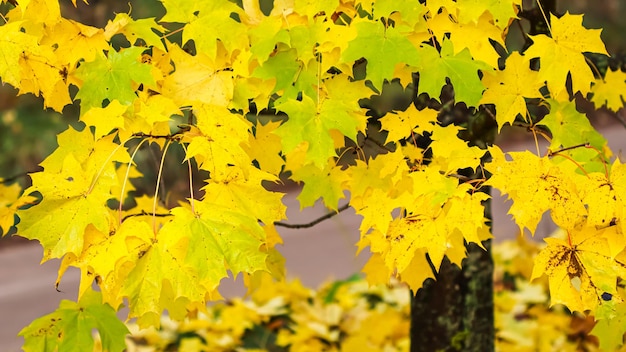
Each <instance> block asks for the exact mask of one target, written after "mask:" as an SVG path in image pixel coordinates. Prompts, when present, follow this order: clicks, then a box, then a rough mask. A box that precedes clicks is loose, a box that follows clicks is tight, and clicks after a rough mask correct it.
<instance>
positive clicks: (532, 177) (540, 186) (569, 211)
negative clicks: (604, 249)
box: [485, 146, 587, 234]
mask: <svg viewBox="0 0 626 352" xmlns="http://www.w3.org/2000/svg"><path fill="white" fill-rule="evenodd" d="M489 152H490V154H491V156H492V158H493V160H492V161H491V162H490V163H488V164H486V165H485V168H486V169H487V170H488V171H489V172H491V173H492V174H493V175H492V177H491V178H490V179H489V180H488V181H487V182H486V183H485V184H486V185H490V186H493V187H495V188H497V189H499V190H500V191H501V192H502V193H503V194H508V195H509V199H512V200H513V204H512V205H511V209H510V210H509V214H512V215H513V218H514V219H515V222H516V223H517V225H518V226H519V227H520V229H522V230H523V229H524V228H528V229H529V230H530V232H531V233H533V234H534V232H535V229H536V227H537V224H538V223H539V220H540V219H541V216H542V214H543V213H544V212H546V211H547V210H551V216H552V220H553V221H554V222H555V223H556V224H557V225H559V226H561V227H563V228H566V229H574V228H576V227H578V226H580V225H581V223H582V222H584V220H585V218H586V216H587V210H586V209H585V206H584V204H583V202H582V200H581V198H580V195H579V193H578V189H577V186H576V182H575V180H576V179H577V177H576V174H575V173H574V172H571V171H570V174H568V171H566V170H564V169H563V168H562V167H561V166H560V165H556V164H554V163H553V162H552V161H551V160H550V159H549V158H548V157H542V158H540V157H538V156H536V155H534V154H532V153H531V152H529V151H524V152H510V153H507V154H508V155H509V157H510V158H511V159H512V160H511V161H508V160H507V158H506V157H505V155H504V153H503V152H502V150H501V149H500V148H499V147H497V146H495V147H490V148H489Z"/></svg>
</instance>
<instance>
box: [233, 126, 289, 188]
mask: <svg viewBox="0 0 626 352" xmlns="http://www.w3.org/2000/svg"><path fill="white" fill-rule="evenodd" d="M278 126H280V122H279V121H276V122H274V121H268V122H267V123H265V124H262V123H261V122H260V121H258V122H257V124H256V126H255V129H254V130H255V132H254V135H252V134H250V135H249V137H248V143H247V144H244V145H243V146H242V147H243V149H244V150H245V151H246V153H248V155H249V156H250V159H252V160H256V162H257V163H258V164H259V166H260V167H261V169H262V170H265V171H267V172H269V173H271V174H273V175H276V176H278V174H280V172H281V171H282V168H283V166H284V165H285V160H284V159H283V158H282V157H281V156H280V153H281V151H282V145H281V143H280V137H278V135H276V134H274V133H272V131H274V130H276V128H278Z"/></svg>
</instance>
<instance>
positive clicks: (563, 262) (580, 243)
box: [530, 227, 625, 313]
mask: <svg viewBox="0 0 626 352" xmlns="http://www.w3.org/2000/svg"><path fill="white" fill-rule="evenodd" d="M545 241H546V242H547V243H548V246H547V247H545V248H544V249H542V250H541V251H540V252H539V254H538V255H537V257H536V258H535V265H534V267H533V272H532V275H531V277H530V280H534V279H536V278H538V277H540V276H542V275H544V274H545V275H547V276H548V281H549V284H550V297H551V303H550V305H555V304H559V303H560V304H564V305H566V306H567V307H568V308H569V309H570V310H572V311H578V312H581V313H582V312H585V311H586V310H595V308H597V306H598V305H599V304H600V302H601V300H602V298H601V297H602V294H603V293H605V292H606V293H609V294H611V295H615V294H616V293H617V287H616V286H617V277H618V276H620V277H623V275H624V272H625V271H624V268H623V267H621V266H620V265H618V264H617V263H616V262H615V261H614V259H613V257H611V255H610V248H609V245H608V243H607V241H606V239H605V238H603V237H602V236H599V235H598V232H597V230H596V229H595V228H593V227H584V228H582V229H580V230H571V231H567V235H566V238H565V239H559V238H546V239H545Z"/></svg>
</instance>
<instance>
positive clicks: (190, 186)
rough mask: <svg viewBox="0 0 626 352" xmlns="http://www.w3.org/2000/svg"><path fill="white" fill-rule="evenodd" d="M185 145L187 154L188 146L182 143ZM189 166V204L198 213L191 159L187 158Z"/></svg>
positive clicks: (192, 210)
mask: <svg viewBox="0 0 626 352" xmlns="http://www.w3.org/2000/svg"><path fill="white" fill-rule="evenodd" d="M180 145H182V146H183V149H184V150H185V155H187V147H186V146H185V145H184V144H182V143H181V144H180ZM187 166H188V169H189V197H190V199H189V204H190V205H191V212H192V213H194V214H195V213H196V210H195V209H196V207H195V198H194V195H193V176H192V170H191V159H189V158H188V159H187Z"/></svg>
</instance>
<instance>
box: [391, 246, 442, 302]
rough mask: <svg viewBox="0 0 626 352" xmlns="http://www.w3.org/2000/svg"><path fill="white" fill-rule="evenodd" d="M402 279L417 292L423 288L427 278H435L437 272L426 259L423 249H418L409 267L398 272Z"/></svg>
mask: <svg viewBox="0 0 626 352" xmlns="http://www.w3.org/2000/svg"><path fill="white" fill-rule="evenodd" d="M397 276H398V278H399V279H400V281H402V282H405V283H406V284H408V285H409V287H410V288H411V290H412V291H413V292H415V293H416V292H417V290H419V289H420V288H422V286H423V284H424V281H425V280H426V279H434V278H435V273H434V272H433V271H432V269H431V267H430V263H428V260H427V259H426V252H425V251H424V250H423V249H417V250H415V252H414V253H413V259H411V261H410V262H409V265H407V267H406V268H405V269H404V270H403V271H401V272H399V273H398V275H397Z"/></svg>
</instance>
